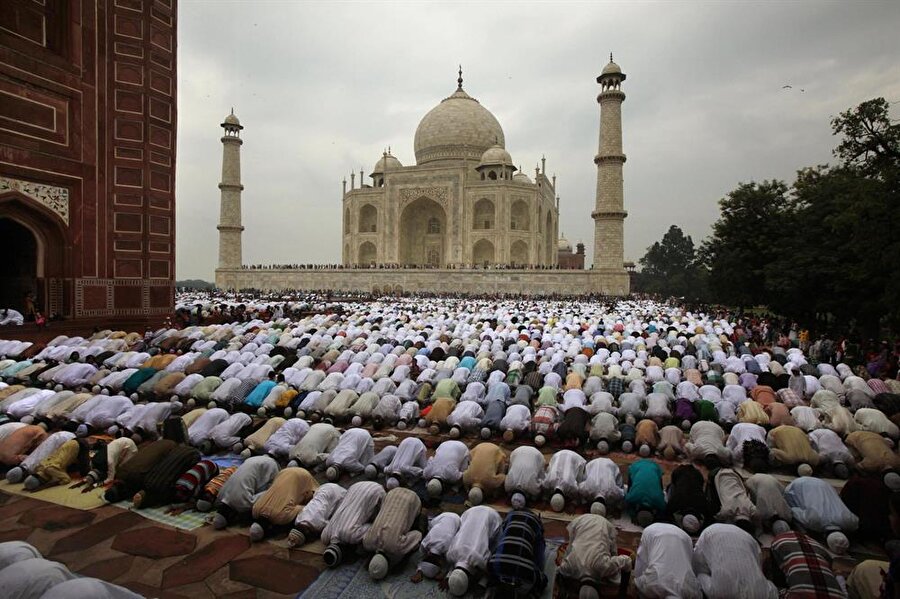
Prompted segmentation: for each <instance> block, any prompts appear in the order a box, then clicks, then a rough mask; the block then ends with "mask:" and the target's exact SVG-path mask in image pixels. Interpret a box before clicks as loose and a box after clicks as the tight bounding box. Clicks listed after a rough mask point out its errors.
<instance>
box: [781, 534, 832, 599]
mask: <svg viewBox="0 0 900 599" xmlns="http://www.w3.org/2000/svg"><path fill="white" fill-rule="evenodd" d="M772 558H773V561H774V562H775V564H776V565H777V567H778V569H779V570H780V571H781V573H782V574H783V575H784V578H785V580H786V582H787V585H786V586H787V592H786V593H784V595H783V596H784V597H785V598H788V599H838V598H840V599H844V598H845V597H847V594H846V593H845V592H844V590H843V589H842V588H841V586H840V584H839V583H838V581H837V578H836V577H835V575H834V572H833V571H832V569H831V558H830V556H829V554H828V551H827V550H826V549H825V548H824V547H823V546H822V545H821V544H820V543H818V542H816V541H815V540H813V539H811V538H810V537H808V536H806V535H805V534H803V533H801V532H794V531H790V532H785V533H782V534H780V535H778V536H776V537H775V540H774V541H772Z"/></svg>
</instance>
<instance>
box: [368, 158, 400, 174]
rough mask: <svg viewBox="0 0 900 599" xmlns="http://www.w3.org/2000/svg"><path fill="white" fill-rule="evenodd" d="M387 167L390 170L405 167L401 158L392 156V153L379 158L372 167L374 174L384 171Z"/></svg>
mask: <svg viewBox="0 0 900 599" xmlns="http://www.w3.org/2000/svg"><path fill="white" fill-rule="evenodd" d="M385 168H387V169H389V170H392V171H393V170H397V169H398V168H403V165H402V164H401V163H400V161H399V160H397V159H396V158H394V157H393V156H391V155H390V154H385V155H384V156H382V157H381V158H379V159H378V162H376V163H375V166H374V167H373V168H372V174H373V175H374V174H377V173H383V172H384V171H385Z"/></svg>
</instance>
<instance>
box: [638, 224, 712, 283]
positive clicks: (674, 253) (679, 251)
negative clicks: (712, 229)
mask: <svg viewBox="0 0 900 599" xmlns="http://www.w3.org/2000/svg"><path fill="white" fill-rule="evenodd" d="M639 262H640V264H641V266H642V267H643V268H642V270H641V275H640V280H641V284H642V287H643V289H642V290H643V291H646V292H649V293H658V294H660V295H667V296H676V297H684V298H686V299H690V300H695V299H699V298H701V297H702V296H703V295H704V290H703V288H702V286H701V284H700V283H701V277H700V273H699V272H698V271H699V266H698V264H697V252H696V250H695V248H694V240H693V239H691V236H690V235H685V234H684V231H682V230H681V228H680V227H678V226H677V225H672V226H670V227H669V230H668V231H666V234H665V235H663V238H662V240H661V241H657V242H655V243H654V244H653V245H651V246H650V247H649V248H647V253H646V254H644V257H643V258H641V259H640V261H639Z"/></svg>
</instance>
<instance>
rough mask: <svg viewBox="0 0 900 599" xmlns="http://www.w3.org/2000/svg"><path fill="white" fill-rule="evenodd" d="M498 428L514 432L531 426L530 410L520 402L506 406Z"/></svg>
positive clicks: (519, 431)
mask: <svg viewBox="0 0 900 599" xmlns="http://www.w3.org/2000/svg"><path fill="white" fill-rule="evenodd" d="M500 428H501V429H502V430H504V431H513V432H516V433H521V432H523V431H527V430H528V429H529V428H531V410H529V409H528V407H527V406H523V405H520V404H513V405H511V406H509V407H508V408H506V414H504V415H503V418H502V419H501V420H500Z"/></svg>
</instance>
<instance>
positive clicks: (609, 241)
mask: <svg viewBox="0 0 900 599" xmlns="http://www.w3.org/2000/svg"><path fill="white" fill-rule="evenodd" d="M624 80H625V74H624V73H623V72H622V70H621V68H619V66H618V65H617V64H616V63H615V62H613V60H612V56H610V61H609V63H608V64H607V65H606V66H605V67H604V69H603V71H602V73H601V74H600V76H599V77H597V83H598V84H599V85H600V93H599V95H598V96H597V102H598V103H599V105H600V142H599V148H598V153H597V154H596V156H595V157H594V163H595V165H596V169H597V186H596V190H595V203H594V210H593V211H592V212H591V218H592V219H593V220H594V251H593V265H592V267H591V268H590V269H588V270H573V269H555V266H556V264H557V252H558V247H561V246H558V242H557V240H558V239H559V230H560V223H559V197H558V196H557V193H556V177H555V176H551V177H548V176H547V174H546V161H545V159H543V158H542V159H541V164H540V165H539V166H538V167H536V168H535V170H534V174H533V176H529V175H528V174H527V173H525V172H524V171H522V170H521V168H519V167H517V166H516V163H515V161H514V160H513V157H512V155H511V154H510V152H509V151H508V150H507V149H506V146H505V136H504V133H503V128H502V127H501V125H500V123H499V121H498V120H497V118H496V117H495V116H494V115H493V114H492V113H491V112H490V111H489V110H488V109H487V108H485V107H484V106H483V105H482V104H481V103H480V102H479V101H478V100H477V99H476V98H474V97H473V96H471V95H469V94H468V93H467V92H466V91H465V89H464V88H463V77H462V69H460V72H459V78H458V79H457V87H456V90H454V91H453V93H452V94H450V95H449V96H448V97H446V98H444V99H443V100H441V101H440V102H439V103H438V104H437V106H435V107H434V108H432V109H431V110H430V111H428V112H427V113H426V114H425V116H424V117H423V118H422V120H421V121H420V122H419V125H418V127H417V128H416V132H415V137H414V141H413V147H414V151H415V158H416V164H415V165H409V166H404V165H403V164H401V162H400V161H399V160H398V159H397V158H396V157H394V156H393V155H392V154H391V152H390V150H389V149H388V150H385V151H384V152H383V153H382V156H381V157H380V158H379V159H378V160H377V162H376V163H375V166H374V167H373V168H372V171H371V173H369V175H368V177H366V176H365V173H364V172H363V171H360V173H359V182H358V183H357V181H356V174H355V173H354V174H353V175H351V177H350V181H349V184H350V185H349V189H348V186H347V183H348V182H347V181H346V179H345V180H344V182H343V189H342V197H341V210H342V228H343V231H342V253H341V256H342V257H341V267H340V268H315V269H310V268H266V269H254V268H247V267H246V266H244V265H243V263H242V239H241V238H242V234H243V231H244V227H243V226H242V224H241V193H242V191H243V185H242V184H241V177H240V148H241V145H242V143H243V142H242V139H241V131H242V130H243V127H242V125H241V124H240V121H239V120H238V118H237V117H236V116H235V115H234V114H233V113H232V114H231V115H229V116H228V117H226V119H225V121H224V122H223V123H222V127H223V129H224V130H225V134H224V136H223V137H222V144H223V163H222V182H221V183H220V184H219V189H220V193H221V205H220V208H221V210H220V219H219V226H218V230H219V266H218V268H217V269H216V286H217V287H219V288H222V289H248V288H254V289H263V290H280V289H334V290H341V291H374V292H377V293H382V292H388V293H390V292H398V291H410V292H425V291H429V292H459V293H484V292H497V293H518V294H525V295H549V294H571V293H603V294H607V295H625V294H627V293H628V291H629V277H628V273H627V272H626V270H625V268H624V259H623V253H624V249H623V236H624V232H623V229H624V219H625V217H626V215H627V213H626V212H625V210H624V193H623V179H622V167H623V165H624V163H625V155H624V154H623V152H622V117H621V105H622V102H623V101H624V99H625V94H624V93H623V92H622V90H621V84H622V82H623V81H624ZM366 179H368V182H366ZM561 243H562V242H561ZM565 244H566V245H568V242H565ZM299 261H302V258H301V259H298V262H299Z"/></svg>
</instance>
